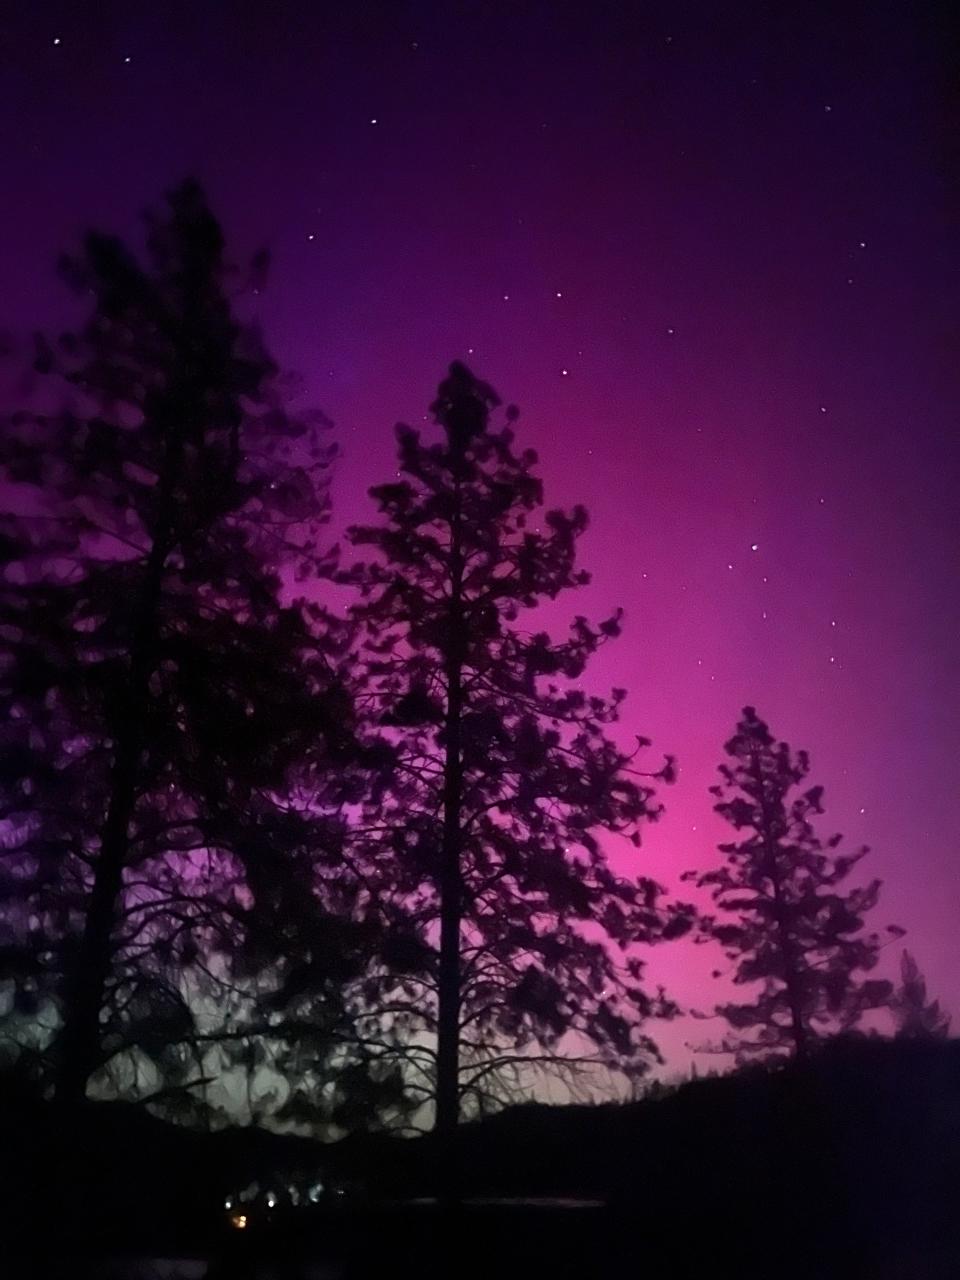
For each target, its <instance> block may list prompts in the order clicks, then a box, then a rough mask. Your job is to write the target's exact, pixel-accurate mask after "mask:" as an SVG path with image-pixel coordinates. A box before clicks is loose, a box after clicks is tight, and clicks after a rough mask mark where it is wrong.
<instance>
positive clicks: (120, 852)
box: [56, 430, 183, 1107]
mask: <svg viewBox="0 0 960 1280" xmlns="http://www.w3.org/2000/svg"><path fill="white" fill-rule="evenodd" d="M182 452H183V449H182V442H181V439H180V432H179V431H176V430H174V434H173V438H172V439H171V441H170V444H169V446H168V449H167V456H166V458H165V460H164V472H163V475H162V477H161V482H160V485H159V491H158V494H157V500H158V508H159V518H158V521H157V530H156V534H155V536H154V540H153V544H152V546H151V548H150V554H149V556H148V558H147V565H146V571H145V575H144V579H143V587H142V591H141V596H140V602H139V606H138V610H137V621H136V630H135V633H134V638H133V641H132V644H131V652H130V673H129V678H128V681H127V686H126V689H125V690H124V693H123V695H122V700H121V703H120V706H119V714H118V717H117V727H116V730H115V733H116V738H115V747H114V756H113V765H112V769H111V774H110V787H109V799H108V801H107V815H106V818H105V820H104V824H103V829H102V833H101V839H100V851H99V854H98V855H97V859H96V864H95V867H94V876H93V886H92V888H91V890H90V901H89V905H88V907H87V914H86V918H85V920H84V927H83V935H82V937H81V941H80V948H79V951H78V954H77V956H76V958H75V961H74V966H75V967H74V971H73V974H72V975H71V977H70V978H69V979H68V985H67V992H66V1002H65V1010H64V1023H63V1030H62V1032H61V1036H60V1043H59V1062H58V1067H57V1074H56V1099H57V1102H58V1103H60V1104H62V1105H64V1106H66V1107H72V1106H76V1105H78V1104H79V1103H81V1102H82V1101H83V1099H84V1098H85V1096H86V1091H87V1082H88V1081H89V1079H90V1076H91V1075H92V1073H93V1072H94V1070H95V1069H96V1067H97V1065H98V1063H99V1059H100V1011H101V1008H102V1006H103V995H104V990H105V988H106V985H107V980H108V978H109V974H110V964H111V936H112V933H113V926H114V922H115V917H116V909H117V900H118V898H119V896H120V892H121V890H122V887H123V869H124V865H125V863H126V860H127V851H128V849H129V844H130V820H131V818H132V817H133V809H134V805H135V804H136V796H137V775H138V773H139V770H140V760H141V756H142V753H143V735H144V716H145V713H146V708H147V701H148V696H149V688H150V677H151V675H152V673H153V670H154V666H155V663H156V651H157V639H158V637H157V615H158V610H159V605H160V596H161V591H162V587H163V574H164V570H165V568H166V562H167V557H168V556H169V554H170V549H171V543H172V536H173V502H174V489H175V485H176V481H177V478H178V475H179V471H180V461H181V458H182Z"/></svg>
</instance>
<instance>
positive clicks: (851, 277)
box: [847, 276, 853, 284]
mask: <svg viewBox="0 0 960 1280" xmlns="http://www.w3.org/2000/svg"><path fill="white" fill-rule="evenodd" d="M847 284H853V276H847Z"/></svg>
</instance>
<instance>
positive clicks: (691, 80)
mask: <svg viewBox="0 0 960 1280" xmlns="http://www.w3.org/2000/svg"><path fill="white" fill-rule="evenodd" d="M945 12H946V8H944V13H945ZM955 53H956V49H955V46H954V45H953V44H952V42H951V40H950V33H949V32H948V31H947V29H946V24H945V20H944V21H943V22H942V21H941V18H940V16H939V14H938V11H937V9H936V8H935V7H934V6H932V5H910V4H908V3H906V2H904V3H900V4H881V3H877V4H866V3H864V4H863V5H845V4H842V3H839V4H835V5H834V4H830V5H822V6H821V5H819V4H816V3H813V4H810V3H797V4H788V3H782V4H781V3H774V4H772V5H766V4H765V5H756V6H755V5H752V4H737V3H734V4H731V5H717V4H713V3H709V4H708V3H703V4H701V5H683V4H663V5H647V4H636V3H629V2H623V3H619V4H609V3H607V2H606V0H592V2H591V3H589V4H582V5H574V4H567V3H560V2H554V3H533V2H531V0H512V2H504V3H493V2H491V3H483V2H479V0H478V2H476V3H466V2H465V0H461V2H459V3H458V2H457V0H448V2H447V3H442V2H437V3H426V2H422V3H403V2H402V0H394V2H393V3H389V2H388V3H383V4H350V3H344V4H334V3H329V4H326V3H282V2H279V3H270V4H267V3H263V4H261V5H248V4H239V3H238V4H226V3H224V4H216V3H203V4H197V3H195V0H190V2H189V3H188V2H184V3H160V2H159V0H158V2H156V3H150V4H147V3H143V2H140V3H133V4H130V3H124V4H120V3H116V4H112V3H103V4H98V5H85V4H75V3H70V4H50V3H44V2H43V0H39V3H36V4H33V5H22V6H19V7H18V8H17V9H14V8H13V7H12V6H11V7H8V8H7V10H6V13H5V14H4V15H3V16H0V147H2V165H0V184H2V193H3V198H2V200H0V297H2V307H3V312H2V316H0V327H2V328H3V329H4V330H5V331H7V332H12V333H14V334H22V333H26V332H29V331H30V330H32V329H33V328H36V327H41V326H42V327H47V326H50V325H53V326H57V325H63V324H66V323H67V322H68V320H69V318H70V316H71V315H72V314H73V311H72V307H73V305H74V304H73V303H72V302H71V300H70V298H69V295H68V294H67V292H66V290H65V289H64V288H63V286H61V284H60V283H59V282H58V280H57V278H56V275H55V272H54V269H53V266H54V262H55V260H56V257H57V254H58V253H59V252H60V251H61V250H63V249H65V248H69V247H71V246H73V245H74V244H76V242H77V239H78V236H79V234H80V233H81V231H82V230H83V229H85V228H86V227H88V226H90V225H97V226H99V227H102V228H104V229H110V230H116V231H119V232H121V233H123V234H125V235H129V236H136V235H138V234H139V233H138V218H139V214H140V212H141V210H142V209H143V208H144V207H145V206H147V205H149V204H151V203H155V202H156V200H157V198H158V196H159V195H160V194H161V193H162V192H163V191H164V190H165V189H167V188H169V187H170V186H172V185H173V184H174V183H176V182H177V181H178V180H179V179H181V178H183V177H184V176H187V175H189V174H193V175H195V176H197V177H198V178H199V179H200V180H201V181H202V182H203V183H204V185H205V186H206V188H207V190H208V192H209V195H210V198H211V201H212V203H213V206H214V209H215V211H217V212H218V213H219V215H220V216H221V218H222V220H223V222H224V224H225V227H226V230H227V233H228V238H229V241H230V244H231V246H232V248H233V250H234V252H235V253H236V254H237V256H240V255H241V254H243V253H246V252H248V251H252V250H254V249H256V248H257V247H259V246H260V245H261V244H266V245H268V246H269V247H270V248H271V249H272V251H273V261H274V266H273V270H272V272H271V277H270V282H269V287H268V289H267V291H266V293H265V294H264V295H263V296H262V297H260V298H258V299H256V300H255V301H256V303H257V304H260V305H259V311H260V314H261V316H262V318H263V322H264V325H265V327H266V330H267V334H268V337H269V339H270V342H271V345H272V347H273V349H274V351H275V353H276V354H277V355H278V356H279V357H280V359H281V360H282V361H283V363H284V364H286V365H288V366H290V367H292V368H293V369H295V370H298V371H299V372H300V373H301V374H302V376H303V381H304V394H303V398H304V401H305V402H312V403H316V404H317V405H319V406H320V407H321V408H323V409H324V410H325V411H326V412H327V413H328V414H329V415H330V417H331V418H332V419H333V420H334V421H335V423H336V433H337V438H338V439H339V442H340V444H341V447H342V450H343V459H342V462H341V463H340V465H339V467H338V473H337V480H336V486H335V501H336V514H335V524H336V525H337V526H338V527H339V526H343V525H346V524H347V523H349V522H350V521H352V520H355V519H358V518H362V517H365V516H366V515H367V514H368V512H369V511H370V507H369V504H368V501H367V499H366V497H365V492H366V489H367V487H368V486H369V485H370V484H372V483H375V482H377V481H381V480H385V479H387V478H389V477H390V476H391V474H392V472H393V469H394V468H393V461H392V459H393V435H392V426H393V424H394V422H395V421H396V420H398V419H404V420H407V421H412V422H417V421H419V420H420V419H421V417H422V415H423V413H424V411H425V409H426V406H427V404H428V403H429V401H430V399H431V398H432V392H433V390H434V388H435V386H436V383H437V382H438V380H439V378H440V376H441V375H442V373H443V370H444V369H445V367H446V365H447V363H448V362H449V361H450V360H451V359H453V358H460V359H463V360H466V361H467V362H468V363H470V364H471V365H472V366H473V367H474V368H475V369H476V371H477V372H478V373H479V374H480V375H482V376H483V377H484V378H486V379H488V380H489V381H491V382H492V383H493V385H494V386H495V387H496V388H497V389H498V390H499V392H500V394H501V396H502V397H503V398H504V399H505V400H509V401H515V402H517V403H518V404H519V405H520V408H521V411H522V414H521V419H520V423H519V431H520V432H521V433H522V434H521V440H522V443H523V444H524V445H533V446H534V447H536V448H537V449H538V450H539V451H540V453H541V473H542V475H543V476H544V479H545V482H546V486H547V497H548V501H550V502H551V503H553V504H569V503H572V502H575V501H582V502H584V503H585V504H586V505H587V506H588V508H589V510H590V512H591V515H592V525H591V529H590V531H589V532H588V534H587V535H586V537H585V538H584V540H583V544H582V547H583V561H584V564H585V566H586V567H588V568H590V569H592V570H593V573H594V581H593V585H592V586H591V587H590V588H589V589H588V590H587V591H585V592H582V593H581V598H580V599H579V600H575V599H574V598H573V597H572V596H571V597H570V598H569V612H571V613H572V612H574V611H577V612H581V611H583V612H592V613H594V614H599V613H602V612H603V611H606V610H608V609H609V608H611V607H612V606H615V605H617V604H622V605H623V606H624V608H625V610H626V628H625V634H624V637H623V639H621V640H620V641H619V642H618V643H617V644H616V645H614V646H612V647H610V648H608V649H607V650H606V651H605V652H604V653H603V655H602V657H601V659H600V660H599V661H598V662H597V664H596V667H595V670H594V677H593V680H594V682H595V684H596V686H597V687H598V691H599V690H600V689H602V688H603V687H606V686H608V685H611V684H618V685H624V686H626V687H627V688H628V689H629V690H630V699H629V701H628V703H627V713H626V717H625V722H624V726H623V730H624V734H625V740H626V741H629V738H630V736H631V735H632V734H633V733H635V732H641V733H645V734H647V735H649V736H651V737H652V738H653V739H654V742H655V746H656V747H657V748H658V749H659V750H661V751H669V752H673V753H676V754H677V755H678V757H679V760H680V766H681V774H680V780H679V782H678V784H677V785H676V786H675V787H673V788H672V789H670V790H669V791H667V792H666V793H665V795H664V797H663V798H664V799H665V801H666V803H667V806H668V813H667V816H666V818H665V819H664V820H663V822H662V823H660V824H659V825H658V826H657V827H655V828H651V829H650V830H649V831H648V833H647V837H646V841H645V848H644V851H643V854H642V860H643V861H642V865H643V869H644V870H645V871H649V872H651V873H653V874H656V875H658V876H659V877H661V878H662V879H664V880H665V881H667V882H668V883H670V884H676V878H677V876H678V873H679V872H680V871H681V870H683V869H685V868H687V867H692V866H704V865H706V864H707V863H709V862H710V861H711V860H712V859H713V858H715V856H716V855H715V853H714V852H713V847H714V845H715V843H716V839H717V837H718V835H719V834H721V832H720V830H719V827H718V824H717V822H716V820H715V819H714V818H713V816H712V814H711V808H710V799H709V797H708V795H707V792H706V788H707V786H708V785H710V783H711V782H712V781H713V775H714V771H715V766H716V763H717V761H718V760H719V758H720V755H721V747H722V743H723V741H724V740H725V739H726V738H727V737H728V736H729V735H730V732H731V731H732V728H733V725H734V723H735V720H736V717H737V715H738V712H739V710H740V708H741V707H742V706H743V705H744V703H747V702H750V703H754V704H755V705H756V706H757V708H758V710H759V711H760V713H761V714H762V715H763V716H764V717H765V718H766V719H767V720H768V721H769V722H770V724H771V727H772V728H773V730H774V732H775V733H777V734H778V735H779V736H782V737H785V738H787V739H788V740H789V741H790V742H791V743H793V744H794V745H796V746H805V747H807V748H808V749H809V750H810V752H811V754H812V759H813V766H814V767H813V779H814V780H815V781H820V782H823V783H824V784H825V786H826V805H827V817H826V819H825V828H826V832H827V834H829V832H830V831H832V830H841V831H843V832H844V833H845V835H846V836H847V837H848V839H849V840H850V841H851V843H854V844H856V843H860V842H867V843H869V844H871V845H872V846H873V848H874V853H873V855H872V856H871V859H870V861H869V864H866V865H865V867H864V871H865V873H866V874H870V873H872V874H877V875H880V876H881V877H882V878H883V880H884V881H885V891H884V897H883V899H882V901H881V906H880V908H879V909H878V912H877V915H876V917H875V921H874V922H875V923H876V924H878V925H880V924H886V923H888V922H897V923H899V924H902V925H903V926H905V927H906V928H907V930H908V933H909V936H908V938H907V939H906V945H908V946H909V947H910V948H911V950H912V951H913V952H914V953H915V955H916V956H917V958H918V960H919V962H920V965H921V967H922V968H923V969H924V970H925V971H926V974H927V978H928V982H929V986H930V988H931V991H932V994H934V995H936V996H938V997H940V998H941V999H942V1000H943V1002H944V1003H945V1004H946V1005H947V1007H948V1008H950V1009H951V1010H953V1011H954V1012H955V1013H956V1014H957V1015H958V1016H960V870H958V857H960V842H958V840H957V829H958V818H960V788H958V785H957V773H958V763H957V762H958V760H960V706H958V701H960V700H958V696H957V674H958V670H957V669H958V662H957V657H958V645H957V640H956V636H957V633H958V624H960V592H958V588H957V569H958V551H960V547H958V536H957V492H958V482H960V450H958V444H957V433H956V406H957V404H958V402H960V401H958V394H957V393H958V390H960V388H958V377H957V367H958V362H957V354H958V345H960V342H958V339H960V326H958V322H957V313H956V304H957V298H958V296H960V291H958V263H960V255H958V253H957V248H958V245H957V239H958V237H957V230H958V226H957V220H956V214H957V195H958V184H957V182H956V178H957V167H956V161H957V155H958V150H957V132H956V131H957V127H958V120H960V110H958V105H957V100H956V97H951V89H950V81H949V69H950V66H951V64H952V63H953V62H954V61H955ZM953 92H955V90H954V91H953ZM616 857H617V859H618V865H619V859H621V857H622V858H624V859H626V857H627V855H626V854H623V855H621V854H620V852H619V851H618V852H617V853H616ZM624 865H626V863H625V862H624ZM898 952H899V946H897V947H894V948H891V949H890V951H888V952H887V953H886V956H885V961H886V971H887V972H888V974H889V976H893V975H894V972H895V965H896V961H897V959H898ZM716 963H717V956H716V954H708V953H707V951H706V950H705V949H704V950H700V949H694V948H693V947H692V946H691V945H688V944H677V945H675V946H673V947H671V948H669V949H665V950H664V951H662V952H661V953H659V954H657V955H655V956H654V957H653V960H652V971H653V972H654V973H655V974H656V975H657V976H658V977H663V978H664V979H665V980H667V981H668V982H669V985H670V988H671V990H672V992H673V994H674V995H675V996H676V997H677V998H679V999H680V1000H681V1001H683V1002H684V1003H686V1004H694V1005H698V1006H700V1007H705V1006H707V1005H709V1004H712V1002H713V1000H714V999H715V998H716V997H717V995H718V994H722V993H720V992H717V991H716V990H714V988H713V987H712V986H711V984H710V982H709V978H708V975H709V971H710V970H711V969H712V968H714V967H715V965H716ZM709 1027H710V1024H699V1025H693V1026H692V1025H691V1024H690V1023H689V1022H687V1023H685V1024H684V1025H682V1026H681V1025H676V1026H673V1027H671V1028H669V1029H667V1030H666V1031H664V1032H663V1034H662V1035H660V1039H661V1041H662V1043H663V1044H664V1046H665V1047H666V1048H667V1049H668V1052H669V1054H670V1060H671V1065H672V1066H674V1067H677V1066H680V1065H682V1064H683V1062H684V1061H685V1059H686V1053H685V1051H684V1049H683V1044H684V1041H686V1040H689V1039H691V1038H693V1039H702V1037H703V1036H704V1035H705V1034H709ZM715 1027H716V1032H717V1033H719V1031H720V1030H721V1027H720V1026H719V1025H718V1024H715Z"/></svg>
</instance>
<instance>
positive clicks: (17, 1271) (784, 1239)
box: [0, 1041, 960, 1280]
mask: <svg viewBox="0 0 960 1280" xmlns="http://www.w3.org/2000/svg"><path fill="white" fill-rule="evenodd" d="M461 1138H462V1141H461V1149H460V1155H459V1158H460V1166H461V1171H462V1183H463V1194H464V1199H465V1203H463V1204H462V1205H461V1206H460V1207H459V1209H456V1210H449V1211H446V1210H441V1208H440V1207H439V1206H438V1205H437V1204H436V1203H435V1202H430V1201H429V1199H428V1197H429V1196H430V1195H432V1194H434V1193H435V1192H436V1190H437V1189H438V1185H439V1184H438V1182H437V1177H436V1152H435V1151H434V1149H433V1148H432V1146H431V1144H430V1142H429V1141H428V1140H416V1141H399V1140H393V1139H387V1138H375V1137H370V1138H365V1139H356V1140H353V1141H350V1142H345V1143H342V1144H336V1145H333V1146H323V1145H322V1144H318V1143H313V1142H309V1141H305V1140H303V1139H291V1138H280V1137H277V1136H276V1135H271V1134H268V1133H264V1132H262V1131H258V1130H233V1131H227V1132H222V1133H216V1134H200V1133H192V1132H189V1131H187V1130H184V1129H178V1128H176V1127H175V1126H172V1125H169V1124H164V1123H162V1122H161V1121H159V1120H157V1119H156V1118H153V1117H150V1116H146V1115H144V1114H143V1113H142V1112H138V1111H135V1110H133V1109H130V1108H125V1107H118V1106H104V1105H100V1106H91V1107H89V1108H88V1109H87V1111H86V1112H85V1113H84V1115H83V1116H81V1117H79V1118H78V1119H77V1120H76V1122H75V1123H74V1124H73V1126H72V1127H70V1126H65V1125H64V1124H63V1122H62V1121H60V1120H58V1119H57V1118H56V1117H55V1116H54V1115H53V1113H51V1112H50V1110H49V1108H47V1107H46V1105H45V1104H43V1103H42V1102H40V1101H39V1100H37V1099H36V1098H34V1099H32V1100H31V1098H30V1097H29V1096H27V1095H26V1094H24V1093H23V1092H22V1091H20V1092H19V1093H18V1092H17V1091H16V1090H15V1089H12V1088H11V1089H8V1090H7V1092H6V1094H3V1093H0V1144H2V1145H0V1213H2V1214H3V1221H2V1224H0V1277H2V1280H7V1278H8V1277H9V1280H21V1277H22V1278H23V1280H46V1277H48V1276H49V1277H56V1278H57V1280H74V1278H76V1280H88V1278H89V1280H107V1278H108V1277H109V1278H110V1280H143V1278H144V1277H151V1280H368V1278H369V1280H386V1278H387V1277H402V1276H415V1277H417V1278H418V1280H434V1278H436V1280H441V1278H442V1280H453V1278H454V1277H458V1278H459V1277H463V1278H464V1280H470V1278H471V1277H476V1278H477V1280H480V1278H481V1277H483V1278H484V1280H485V1278H486V1277H494V1276H495V1277H498V1278H502V1280H511V1278H512V1277H517V1280H537V1278H538V1277H544V1280H562V1278H563V1277H570V1278H571V1280H592V1278H593V1277H597V1280H600V1278H602V1280H614V1277H616V1278H619V1277H624V1278H627V1277H637V1278H638V1280H640V1278H641V1277H642V1278H643V1280H667V1278H668V1277H669V1278H671V1280H672V1278H674V1277H680V1278H682V1277H687V1276H689V1277H697V1280H700V1278H701V1277H725V1276H730V1277H737V1278H738V1280H741V1278H742V1280H752V1278H753V1277H756V1280H834V1278H836V1280H860V1278H861V1277H862V1280H940V1278H941V1277H943V1280H947V1278H948V1277H949V1278H950V1280H956V1278H957V1277H960V1044H958V1043H957V1042H939V1043H932V1044H922V1043H918V1044H904V1043H890V1042H878V1041H860V1042H852V1043H848V1044H837V1045H835V1046H833V1047H831V1048H830V1050H829V1052H827V1053H825V1054H824V1055H823V1056H822V1057H821V1058H820V1059H819V1060H818V1061H817V1062H815V1063H814V1064H811V1065H810V1066H809V1067H806V1068H804V1069H803V1070H802V1071H801V1070H780V1071H775V1072H770V1071H766V1072H759V1071H757V1072H748V1073H742V1074H738V1075H734V1076H728V1077H722V1078H716V1079H706V1080H700V1081H695V1082H693V1083H691V1084H688V1085H685V1086H683V1087H682V1088H680V1089H679V1090H676V1091H674V1092H672V1093H669V1094H667V1095H666V1096H663V1097H660V1098H657V1099H652V1100H649V1101H645V1102H642V1103H637V1104H630V1105H624V1106H594V1107H541V1106H526V1107H515V1108H511V1109H509V1110H508V1111H506V1112H504V1113H502V1114H501V1115H499V1116H496V1117H493V1118H492V1119H491V1120H489V1121H486V1122H484V1123H482V1124H479V1125H469V1126H465V1128H464V1130H463V1131H462V1134H461ZM304 1171H306V1174H307V1175H309V1177H308V1182H309V1178H313V1177H316V1178H318V1179H319V1178H320V1175H321V1174H322V1180H323V1182H324V1185H325V1187H326V1188H327V1191H326V1192H325V1193H324V1196H323V1197H322V1199H321V1202H320V1203H316V1204H310V1205H307V1206H305V1205H304V1204H303V1203H302V1201H301V1203H300V1204H299V1207H296V1208H294V1207H293V1206H292V1205H286V1204H283V1203H280V1202H279V1201H278V1202H277V1204H276V1205H275V1207H274V1209H273V1210H272V1211H271V1212H269V1213H265V1212H263V1204H264V1203H265V1199H264V1197H266V1196H269V1197H270V1198H272V1197H273V1195H274V1190H273V1189H274V1188H279V1189H281V1191H282V1187H283V1186H288V1187H289V1186H290V1185H291V1184H292V1182H293V1181H294V1180H295V1177H299V1176H302V1175H304ZM244 1184H248V1185H253V1184H256V1185H258V1186H259V1188H260V1190H259V1192H258V1193H257V1194H258V1195H259V1196H260V1200H259V1201H251V1202H250V1207H249V1211H248V1207H247V1206H246V1205H245V1204H241V1205H240V1206H239V1207H240V1208H241V1209H242V1210H243V1212H244V1216H245V1219H246V1220H245V1222H244V1224H243V1227H242V1228H238V1227H237V1226H236V1225H233V1224H231V1214H230V1213H229V1212H227V1203H226V1200H227V1198H228V1197H229V1196H230V1189H231V1188H232V1187H239V1186H242V1185H244ZM337 1186H350V1187H353V1188H355V1189H356V1188H360V1190H359V1191H358V1192H357V1193H356V1194H354V1193H352V1192H351V1194H349V1195H342V1196H341V1197H340V1198H339V1199H337V1198H335V1197H334V1196H333V1195H332V1193H331V1192H330V1190H329V1189H330V1188H333V1187H337ZM571 1200H576V1201H577V1202H578V1203H577V1204H571V1203H570V1201H571ZM585 1202H587V1203H585ZM230 1203H231V1204H232V1205H233V1207H234V1210H236V1209H237V1204H236V1202H235V1201H234V1200H233V1199H231V1200H230ZM148 1259H150V1260H152V1261H150V1262H149V1263H148V1262H147V1261H146V1260H148ZM177 1260H179V1261H177Z"/></svg>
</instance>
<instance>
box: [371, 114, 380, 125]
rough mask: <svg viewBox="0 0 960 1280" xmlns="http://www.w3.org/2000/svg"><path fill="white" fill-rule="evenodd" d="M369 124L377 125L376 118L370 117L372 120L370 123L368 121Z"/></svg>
mask: <svg viewBox="0 0 960 1280" xmlns="http://www.w3.org/2000/svg"><path fill="white" fill-rule="evenodd" d="M370 123H371V124H377V123H378V121H377V117H376V116H373V117H372V119H371V121H370Z"/></svg>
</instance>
